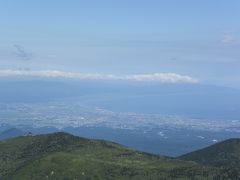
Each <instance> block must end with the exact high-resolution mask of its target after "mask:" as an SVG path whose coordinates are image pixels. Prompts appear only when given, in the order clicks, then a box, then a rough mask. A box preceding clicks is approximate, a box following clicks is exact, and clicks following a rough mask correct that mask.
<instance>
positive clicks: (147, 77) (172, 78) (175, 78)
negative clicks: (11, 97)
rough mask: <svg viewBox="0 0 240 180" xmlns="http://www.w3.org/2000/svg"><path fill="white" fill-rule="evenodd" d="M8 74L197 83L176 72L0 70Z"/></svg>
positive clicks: (1, 73) (3, 75) (0, 72)
mask: <svg viewBox="0 0 240 180" xmlns="http://www.w3.org/2000/svg"><path fill="white" fill-rule="evenodd" d="M10 76H31V77H43V78H69V79H82V80H83V79H89V80H129V81H152V82H166V83H167V82H168V83H177V82H183V83H197V82H198V80H197V79H195V78H192V77H190V76H187V75H180V74H176V73H152V74H133V75H115V74H102V73H74V72H65V71H58V70H39V71H32V70H24V69H23V70H12V69H2V70H0V77H10Z"/></svg>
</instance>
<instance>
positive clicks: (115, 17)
mask: <svg viewBox="0 0 240 180" xmlns="http://www.w3.org/2000/svg"><path fill="white" fill-rule="evenodd" d="M239 7H240V1H239V0H228V1H227V0H211V1H209V0H201V1H192V0H181V1H180V0H165V1H164V0H131V1H130V0H121V1H115V0H101V1H99V0H85V1H84V0H68V1H66V0H65V1H63V0H62V1H61V0H51V1H49V0H48V1H47V0H41V1H32V0H21V1H17V0H7V1H6V0H0V27H1V28H0V39H1V41H0V70H6V69H8V70H19V69H31V70H33V71H38V70H39V71H46V70H48V71H49V70H58V71H64V72H75V73H100V74H101V73H105V74H114V75H118V76H119V74H120V75H121V76H122V75H127V74H146V73H148V74H151V73H174V74H179V75H186V76H189V77H192V78H194V79H198V80H199V82H203V83H206V84H217V85H223V86H231V87H236V88H240V51H239V48H240V23H238V21H239V18H240V11H239Z"/></svg>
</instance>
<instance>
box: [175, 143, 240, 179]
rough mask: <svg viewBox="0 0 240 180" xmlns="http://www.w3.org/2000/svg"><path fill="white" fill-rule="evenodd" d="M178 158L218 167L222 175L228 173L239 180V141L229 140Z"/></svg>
mask: <svg viewBox="0 0 240 180" xmlns="http://www.w3.org/2000/svg"><path fill="white" fill-rule="evenodd" d="M179 158H180V159H182V160H188V161H195V162H197V163H200V164H203V165H211V166H215V167H218V168H220V169H221V170H222V174H223V172H224V173H228V174H229V175H231V176H232V178H235V177H238V179H240V139H229V140H226V141H223V142H220V143H217V144H214V145H212V146H210V147H207V148H204V149H201V150H197V151H194V152H191V153H188V154H185V155H183V156H181V157H179ZM236 179H237V178H236Z"/></svg>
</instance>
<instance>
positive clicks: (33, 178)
mask: <svg viewBox="0 0 240 180" xmlns="http://www.w3.org/2000/svg"><path fill="white" fill-rule="evenodd" d="M220 173H221V171H220V170H219V169H218V168H215V167H207V166H205V165H199V164H197V163H195V162H189V161H185V160H178V159H174V158H169V157H163V156H157V155H152V154H148V153H143V152H139V151H134V150H131V149H129V148H126V147H124V146H121V145H118V144H115V143H112V142H107V141H101V140H89V139H84V138H79V137H75V136H72V135H70V134H66V133H54V134H48V135H38V136H26V137H18V138H14V139H10V140H6V141H1V142H0V179H13V180H15V179H16V180H21V179H22V180H37V179H38V180H42V179H57V180H63V179H64V180H67V179H69V180H70V179H72V180H73V179H74V180H76V179H81V180H82V179H104V180H107V179H109V180H110V179H136V180H141V179H144V180H145V179H149V180H150V179H224V178H222V176H221V174H220Z"/></svg>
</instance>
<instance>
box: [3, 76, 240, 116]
mask: <svg viewBox="0 0 240 180" xmlns="http://www.w3.org/2000/svg"><path fill="white" fill-rule="evenodd" d="M16 92H17V93H16ZM0 99H1V103H15V102H21V103H22V102H47V101H54V100H58V99H61V101H64V100H65V101H67V100H68V101H77V102H80V103H82V104H84V105H88V106H95V107H96V106H97V107H101V108H104V109H108V110H112V111H116V112H136V113H155V114H170V115H183V116H194V117H205V118H225V119H236V118H238V117H240V101H239V99H240V90H237V89H232V88H226V87H219V86H210V85H203V84H187V83H186V84H184V83H176V84H171V83H170V84H169V83H149V82H148V83H144V82H129V81H118V82H115V81H94V80H92V81H83V80H82V81H80V80H79V81H60V80H59V81H54V82H53V81H44V80H41V81H40V80H39V81H38V80H29V81H23V80H19V81H10V80H9V81H6V80H5V81H1V89H0ZM126 102H127V103H126Z"/></svg>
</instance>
